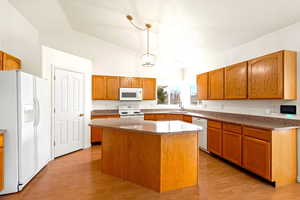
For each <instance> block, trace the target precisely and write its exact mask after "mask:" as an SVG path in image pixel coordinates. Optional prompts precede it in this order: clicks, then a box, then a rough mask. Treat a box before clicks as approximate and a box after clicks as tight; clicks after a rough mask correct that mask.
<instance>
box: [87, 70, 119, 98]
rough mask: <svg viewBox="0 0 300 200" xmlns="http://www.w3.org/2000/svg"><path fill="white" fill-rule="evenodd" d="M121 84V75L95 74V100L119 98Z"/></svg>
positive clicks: (93, 83)
mask: <svg viewBox="0 0 300 200" xmlns="http://www.w3.org/2000/svg"><path fill="white" fill-rule="evenodd" d="M119 85H120V84H119V77H117V76H98V75H93V77H92V98H93V100H119V88H120V87H119Z"/></svg>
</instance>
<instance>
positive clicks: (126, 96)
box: [120, 88, 143, 101]
mask: <svg viewBox="0 0 300 200" xmlns="http://www.w3.org/2000/svg"><path fill="white" fill-rule="evenodd" d="M120 100H121V101H140V100H143V89H142V88H120Z"/></svg>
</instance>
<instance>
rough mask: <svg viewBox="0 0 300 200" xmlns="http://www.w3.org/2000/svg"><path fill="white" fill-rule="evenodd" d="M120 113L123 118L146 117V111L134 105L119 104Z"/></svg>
mask: <svg viewBox="0 0 300 200" xmlns="http://www.w3.org/2000/svg"><path fill="white" fill-rule="evenodd" d="M119 114H120V117H121V118H139V119H144V113H142V112H141V109H139V108H135V107H133V106H119Z"/></svg>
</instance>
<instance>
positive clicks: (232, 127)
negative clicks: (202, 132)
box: [223, 123, 242, 134]
mask: <svg viewBox="0 0 300 200" xmlns="http://www.w3.org/2000/svg"><path fill="white" fill-rule="evenodd" d="M223 130H225V131H230V132H234V133H240V134H241V133H242V126H241V125H238V124H231V123H223Z"/></svg>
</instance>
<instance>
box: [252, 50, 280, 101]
mask: <svg viewBox="0 0 300 200" xmlns="http://www.w3.org/2000/svg"><path fill="white" fill-rule="evenodd" d="M248 95H249V98H250V99H280V98H283V52H282V51H281V52H277V53H273V54H270V55H266V56H263V57H260V58H256V59H253V60H250V61H248Z"/></svg>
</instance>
